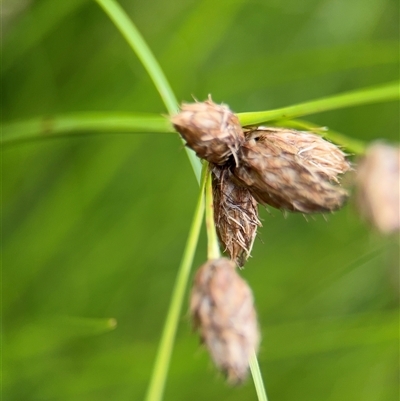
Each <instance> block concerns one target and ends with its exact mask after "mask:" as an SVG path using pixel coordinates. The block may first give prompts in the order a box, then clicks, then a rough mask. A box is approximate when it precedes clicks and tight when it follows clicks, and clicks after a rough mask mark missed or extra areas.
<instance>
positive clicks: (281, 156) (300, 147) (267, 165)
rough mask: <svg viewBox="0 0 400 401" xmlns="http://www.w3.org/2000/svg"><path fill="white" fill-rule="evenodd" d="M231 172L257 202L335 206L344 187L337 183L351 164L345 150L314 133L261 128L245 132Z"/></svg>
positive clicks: (311, 209)
mask: <svg viewBox="0 0 400 401" xmlns="http://www.w3.org/2000/svg"><path fill="white" fill-rule="evenodd" d="M246 138H247V140H246V142H245V144H244V145H243V146H242V147H241V149H240V151H239V153H238V157H239V166H235V167H233V174H234V176H235V178H236V180H237V181H238V183H239V184H241V185H246V186H247V187H248V188H249V189H250V191H251V192H252V194H253V196H254V197H255V198H256V199H257V200H258V201H259V202H260V203H262V204H264V205H270V206H273V207H276V208H278V209H285V210H290V211H293V212H302V213H316V212H330V211H334V210H337V209H339V208H340V207H342V206H343V204H344V203H345V201H346V199H347V197H348V194H347V191H346V190H344V189H343V188H341V187H339V186H338V185H337V182H338V181H339V174H342V173H344V172H345V171H347V170H349V169H350V165H349V163H348V162H347V161H346V159H345V155H344V153H343V152H342V151H341V150H340V149H338V148H337V147H336V146H335V145H333V144H331V143H329V142H327V141H325V140H324V139H322V138H321V137H319V136H317V135H313V134H311V133H307V132H299V131H294V130H286V129H275V128H261V129H257V130H253V131H250V132H248V133H247V136H246Z"/></svg>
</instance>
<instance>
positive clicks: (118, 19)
mask: <svg viewBox="0 0 400 401" xmlns="http://www.w3.org/2000/svg"><path fill="white" fill-rule="evenodd" d="M95 1H97V3H98V4H99V5H100V6H101V7H102V8H103V10H104V12H105V13H106V14H107V15H108V16H109V17H110V19H111V20H112V21H113V23H114V24H115V26H116V27H117V28H118V29H119V31H120V32H121V34H122V36H123V37H124V38H125V39H126V41H127V42H128V44H129V46H130V47H131V48H132V50H133V51H134V52H135V53H136V55H137V56H138V58H139V60H140V61H141V62H142V64H143V66H144V68H145V69H146V71H147V73H148V74H149V76H150V78H151V79H152V81H153V83H154V85H155V87H156V88H157V90H158V92H159V93H160V96H161V99H162V100H163V102H164V104H165V107H166V108H167V110H168V112H169V114H174V113H176V112H177V111H178V110H179V105H178V101H177V100H176V97H175V95H174V93H173V91H172V89H171V86H170V85H169V82H168V80H167V78H166V77H165V75H164V73H163V71H162V69H161V67H160V65H159V64H158V62H157V60H156V58H155V57H154V55H153V53H152V52H151V50H150V48H149V47H148V46H147V43H146V42H145V40H144V39H143V37H142V35H141V34H140V32H139V31H138V29H137V28H136V26H135V24H134V23H133V22H132V21H131V19H130V18H129V17H128V15H127V14H126V13H125V11H124V10H123V9H122V8H121V6H120V5H119V4H118V3H117V2H116V1H114V0H95ZM185 149H186V152H187V155H188V157H189V160H190V163H191V165H192V167H193V170H194V174H195V176H196V179H197V182H200V175H201V164H200V161H199V159H198V158H197V157H196V155H195V153H194V152H193V151H192V150H191V149H189V148H185Z"/></svg>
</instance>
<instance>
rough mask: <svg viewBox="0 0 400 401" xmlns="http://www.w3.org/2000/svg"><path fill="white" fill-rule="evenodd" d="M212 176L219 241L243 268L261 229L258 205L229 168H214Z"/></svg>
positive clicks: (215, 219)
mask: <svg viewBox="0 0 400 401" xmlns="http://www.w3.org/2000/svg"><path fill="white" fill-rule="evenodd" d="M211 174H212V185H213V198H214V221H215V227H216V230H217V234H218V238H219V240H220V242H221V243H222V245H223V246H224V248H225V251H226V252H228V254H229V256H230V258H231V259H232V260H233V261H234V262H236V264H237V265H238V266H239V267H242V266H243V265H244V264H245V263H246V261H247V259H248V257H249V256H250V253H251V250H252V248H253V243H254V239H255V237H256V235H257V228H258V227H259V226H261V222H260V220H259V218H258V207H257V205H258V204H257V201H256V200H255V199H254V197H253V195H252V194H251V192H250V191H249V190H248V189H247V188H245V187H240V186H238V185H236V184H235V182H234V181H233V180H232V173H231V171H230V170H229V168H224V167H219V166H214V167H213V169H212V172H211Z"/></svg>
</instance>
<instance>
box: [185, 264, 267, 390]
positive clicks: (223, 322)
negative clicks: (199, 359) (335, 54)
mask: <svg viewBox="0 0 400 401" xmlns="http://www.w3.org/2000/svg"><path fill="white" fill-rule="evenodd" d="M190 312H191V316H192V319H193V324H194V328H195V329H197V330H198V331H199V333H200V336H201V339H202V341H203V342H204V344H205V345H206V347H207V349H208V351H209V352H210V354H211V357H212V359H213V361H214V363H215V365H216V366H217V367H218V368H219V369H220V370H221V371H222V372H224V373H225V374H226V376H227V379H228V382H229V383H231V384H238V383H240V382H242V381H243V380H244V379H245V378H246V376H247V371H248V366H249V362H248V361H249V358H250V356H251V354H252V352H253V351H254V352H256V351H257V349H258V344H259V338H260V336H259V331H258V325H257V317H256V312H255V310H254V305H253V295H252V292H251V289H250V287H249V286H248V285H247V283H246V282H245V281H244V280H243V279H242V278H241V277H240V276H239V275H238V274H237V272H236V269H235V264H234V263H233V262H232V261H230V260H228V259H225V258H220V259H214V260H209V261H208V262H206V263H205V264H204V265H202V266H201V267H200V268H199V270H198V271H197V273H196V276H195V279H194V283H193V289H192V293H191V299H190Z"/></svg>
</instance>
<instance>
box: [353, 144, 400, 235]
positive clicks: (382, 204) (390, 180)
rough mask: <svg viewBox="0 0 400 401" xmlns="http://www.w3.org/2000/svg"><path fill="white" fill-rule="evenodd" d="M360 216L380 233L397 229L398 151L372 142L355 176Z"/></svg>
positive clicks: (399, 208)
mask: <svg viewBox="0 0 400 401" xmlns="http://www.w3.org/2000/svg"><path fill="white" fill-rule="evenodd" d="M356 187H357V198H356V201H357V205H358V208H359V211H360V213H361V214H362V216H363V217H364V218H366V219H367V220H368V221H369V222H370V223H371V224H373V225H374V226H375V227H376V228H377V229H378V230H379V231H381V232H382V233H384V234H390V233H394V232H396V231H399V229H400V216H399V214H400V148H396V147H393V146H390V145H387V144H385V143H382V142H380V141H376V142H374V143H373V144H371V146H370V147H369V148H368V150H367V152H366V155H365V157H364V158H363V159H362V160H361V161H360V164H359V166H358V169H357V175H356Z"/></svg>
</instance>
